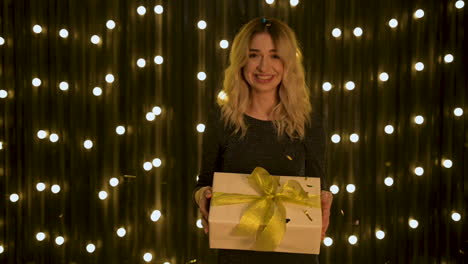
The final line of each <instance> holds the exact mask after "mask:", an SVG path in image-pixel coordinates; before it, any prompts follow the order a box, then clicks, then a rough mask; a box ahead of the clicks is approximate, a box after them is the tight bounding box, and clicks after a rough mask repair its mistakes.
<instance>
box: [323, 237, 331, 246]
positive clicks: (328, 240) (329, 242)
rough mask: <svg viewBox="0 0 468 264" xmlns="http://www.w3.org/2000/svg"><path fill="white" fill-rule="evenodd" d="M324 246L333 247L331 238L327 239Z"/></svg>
mask: <svg viewBox="0 0 468 264" xmlns="http://www.w3.org/2000/svg"><path fill="white" fill-rule="evenodd" d="M323 244H324V245H325V246H327V247H329V246H331V245H333V239H332V238H331V237H325V239H324V240H323Z"/></svg>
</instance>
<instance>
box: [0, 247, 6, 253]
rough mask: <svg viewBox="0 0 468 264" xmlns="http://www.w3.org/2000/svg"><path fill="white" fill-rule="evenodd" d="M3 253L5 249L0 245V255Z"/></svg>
mask: <svg viewBox="0 0 468 264" xmlns="http://www.w3.org/2000/svg"><path fill="white" fill-rule="evenodd" d="M3 251H5V249H4V248H3V245H0V254H2V253H3Z"/></svg>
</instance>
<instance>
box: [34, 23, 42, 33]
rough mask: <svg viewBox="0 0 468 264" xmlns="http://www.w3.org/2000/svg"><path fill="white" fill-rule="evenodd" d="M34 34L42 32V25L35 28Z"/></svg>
mask: <svg viewBox="0 0 468 264" xmlns="http://www.w3.org/2000/svg"><path fill="white" fill-rule="evenodd" d="M33 32H34V33H36V34H39V33H41V32H42V27H41V26H40V25H34V26H33Z"/></svg>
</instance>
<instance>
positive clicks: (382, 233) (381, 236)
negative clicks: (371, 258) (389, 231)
mask: <svg viewBox="0 0 468 264" xmlns="http://www.w3.org/2000/svg"><path fill="white" fill-rule="evenodd" d="M375 237H377V239H380V240H382V239H384V237H385V232H384V231H382V230H378V231H377V232H375Z"/></svg>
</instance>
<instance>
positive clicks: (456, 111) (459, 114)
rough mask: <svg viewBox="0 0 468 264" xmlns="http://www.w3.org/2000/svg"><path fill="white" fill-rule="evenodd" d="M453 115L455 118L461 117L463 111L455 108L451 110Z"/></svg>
mask: <svg viewBox="0 0 468 264" xmlns="http://www.w3.org/2000/svg"><path fill="white" fill-rule="evenodd" d="M453 114H454V115H455V116H462V115H463V109H461V108H460V107H457V108H455V109H454V110H453Z"/></svg>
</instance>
